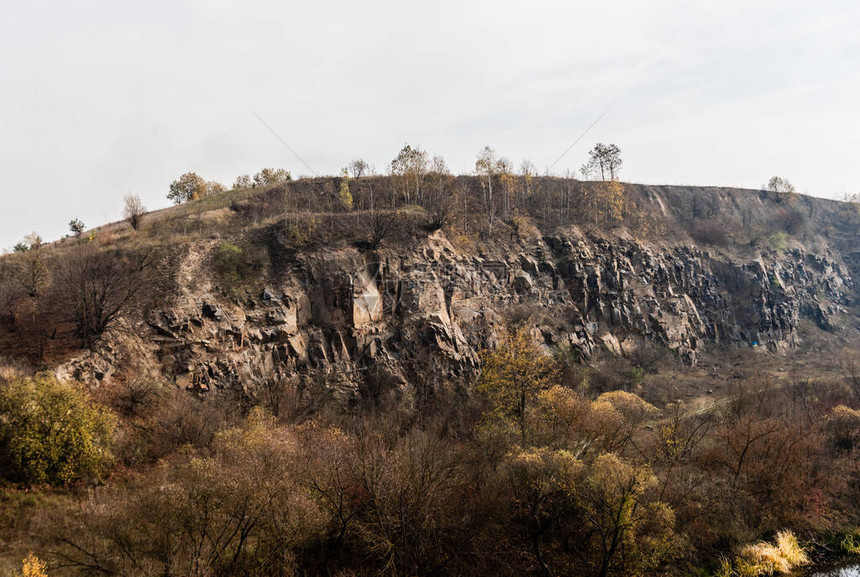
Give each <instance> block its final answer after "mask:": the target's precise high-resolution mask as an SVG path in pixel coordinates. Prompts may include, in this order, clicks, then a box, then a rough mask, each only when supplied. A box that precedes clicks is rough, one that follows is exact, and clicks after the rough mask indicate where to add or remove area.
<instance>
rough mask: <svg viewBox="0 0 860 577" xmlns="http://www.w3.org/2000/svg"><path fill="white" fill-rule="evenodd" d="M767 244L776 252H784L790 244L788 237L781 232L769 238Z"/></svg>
mask: <svg viewBox="0 0 860 577" xmlns="http://www.w3.org/2000/svg"><path fill="white" fill-rule="evenodd" d="M767 242H768V243H769V244H770V246H771V247H773V249H774V250H783V249H785V245H786V244H787V243H788V235H787V234H786V233H784V232H782V231H781V230H780V231H777V232H775V233H773V234H772V235H770V236H769V237H767Z"/></svg>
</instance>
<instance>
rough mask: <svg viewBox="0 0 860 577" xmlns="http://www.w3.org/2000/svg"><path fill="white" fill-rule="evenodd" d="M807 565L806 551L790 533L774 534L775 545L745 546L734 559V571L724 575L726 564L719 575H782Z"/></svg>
mask: <svg viewBox="0 0 860 577" xmlns="http://www.w3.org/2000/svg"><path fill="white" fill-rule="evenodd" d="M807 563H809V557H808V556H807V555H806V551H805V550H804V548H803V547H801V546H800V544H799V543H798V541H797V537H795V535H794V533H792V532H791V531H780V532H779V533H777V534H776V544H771V543H768V542H766V541H761V542H759V543H756V544H755V545H746V546H745V547H744V548H743V549H741V551H740V553H739V554H738V555H737V556H736V557H735V559H734V564H733V565H734V569H733V570H732V571H731V573H726V569H727V567H726V564H724V566H723V567H721V570H720V574H721V575H735V576H737V577H761V576H763V575H784V574H787V573H790V572H791V571H792V569H794V568H796V567H800V566H802V565H806V564H807Z"/></svg>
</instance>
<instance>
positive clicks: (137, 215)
mask: <svg viewBox="0 0 860 577" xmlns="http://www.w3.org/2000/svg"><path fill="white" fill-rule="evenodd" d="M124 203H125V206H124V207H123V209H122V216H123V217H124V218H125V219H126V220H127V221H128V223H129V224H130V225H131V228H133V229H134V230H140V225H141V224H143V215H144V214H146V207H145V206H143V201H142V200H140V197H139V196H137V195H136V194H129V195H127V196H126V197H125V199H124Z"/></svg>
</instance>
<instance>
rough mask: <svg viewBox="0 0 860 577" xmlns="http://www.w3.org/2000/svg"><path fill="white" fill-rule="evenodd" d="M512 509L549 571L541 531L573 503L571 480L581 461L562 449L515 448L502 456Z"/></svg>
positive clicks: (565, 512) (538, 560)
mask: <svg viewBox="0 0 860 577" xmlns="http://www.w3.org/2000/svg"><path fill="white" fill-rule="evenodd" d="M504 470H505V472H506V473H507V475H506V476H507V478H508V484H509V486H510V489H511V492H512V496H513V501H514V507H515V511H516V513H517V516H518V517H521V518H523V520H524V521H525V525H526V529H527V533H528V537H529V541H531V545H532V549H533V551H534V554H535V558H536V559H537V562H538V564H539V565H540V566H541V569H543V571H544V573H545V574H546V575H552V571H551V570H550V568H549V566H548V565H547V562H546V560H545V558H544V552H543V538H544V534H545V533H548V532H549V531H551V530H552V529H553V528H554V526H555V525H557V524H558V523H559V522H560V521H561V520H562V519H564V517H565V515H567V514H568V513H569V512H570V511H571V510H573V509H574V508H575V506H576V491H575V483H574V480H575V479H576V478H577V477H578V476H579V475H580V473H581V471H582V463H581V462H579V461H578V460H577V459H576V458H575V457H574V456H573V454H572V453H570V452H569V451H564V450H555V451H554V450H552V449H548V448H546V447H542V448H539V449H536V448H530V449H519V450H515V451H514V452H513V453H511V454H509V455H508V456H507V458H506V459H505V463H504Z"/></svg>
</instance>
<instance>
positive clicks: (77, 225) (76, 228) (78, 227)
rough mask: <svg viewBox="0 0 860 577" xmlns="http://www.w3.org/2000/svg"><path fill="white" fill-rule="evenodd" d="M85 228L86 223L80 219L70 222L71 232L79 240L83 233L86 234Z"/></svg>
mask: <svg viewBox="0 0 860 577" xmlns="http://www.w3.org/2000/svg"><path fill="white" fill-rule="evenodd" d="M84 228H86V227H85V225H84V221H82V220H81V219H79V218H73V219H72V220H70V221H69V230H70V231H71V232H72V234H73V235H75V238H79V237H80V236H81V233H83V232H84Z"/></svg>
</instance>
